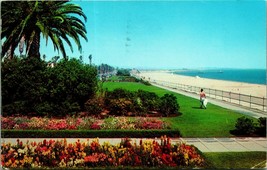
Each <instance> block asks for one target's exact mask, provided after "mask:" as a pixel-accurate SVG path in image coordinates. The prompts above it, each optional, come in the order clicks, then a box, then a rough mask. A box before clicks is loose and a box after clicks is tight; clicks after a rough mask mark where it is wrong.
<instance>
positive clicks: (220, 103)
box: [152, 83, 267, 118]
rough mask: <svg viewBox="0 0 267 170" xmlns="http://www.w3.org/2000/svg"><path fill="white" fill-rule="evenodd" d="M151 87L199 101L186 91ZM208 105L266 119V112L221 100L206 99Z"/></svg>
mask: <svg viewBox="0 0 267 170" xmlns="http://www.w3.org/2000/svg"><path fill="white" fill-rule="evenodd" d="M152 85H153V86H157V87H160V88H163V89H166V90H169V91H172V92H175V93H179V94H182V95H185V96H188V97H192V98H195V99H199V95H198V94H195V93H190V92H186V91H182V90H179V89H173V88H169V87H165V86H161V85H158V84H154V83H152ZM208 101H209V103H212V104H215V105H218V106H221V107H224V108H227V109H230V110H234V111H236V112H239V113H242V114H244V115H248V116H252V117H254V118H259V117H266V116H267V112H264V111H260V110H256V109H252V108H247V107H242V106H240V105H236V104H233V103H229V102H225V101H222V100H216V99H212V98H208Z"/></svg>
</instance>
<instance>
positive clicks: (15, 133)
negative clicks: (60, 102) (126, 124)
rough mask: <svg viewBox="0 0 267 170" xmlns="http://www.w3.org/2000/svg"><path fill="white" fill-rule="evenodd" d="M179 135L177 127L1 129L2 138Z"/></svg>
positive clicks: (150, 136)
mask: <svg viewBox="0 0 267 170" xmlns="http://www.w3.org/2000/svg"><path fill="white" fill-rule="evenodd" d="M164 135H166V136H168V137H181V133H180V131H179V130H178V129H173V130H172V129H167V130H118V129H115V130H2V131H1V136H2V137H3V138H36V137H38V138H97V137H99V138H127V137H128V138H129V137H130V138H155V137H158V138H160V137H161V136H164Z"/></svg>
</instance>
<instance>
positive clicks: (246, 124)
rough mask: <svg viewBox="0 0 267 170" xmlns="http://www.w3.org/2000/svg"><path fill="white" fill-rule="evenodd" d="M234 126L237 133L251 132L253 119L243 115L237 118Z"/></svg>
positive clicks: (253, 127) (252, 130) (253, 128)
mask: <svg viewBox="0 0 267 170" xmlns="http://www.w3.org/2000/svg"><path fill="white" fill-rule="evenodd" d="M235 127H236V130H237V132H238V133H239V134H251V133H253V132H254V131H255V126H254V122H253V120H252V119H250V118H248V117H245V116H242V117H240V118H238V119H237V121H236V124H235Z"/></svg>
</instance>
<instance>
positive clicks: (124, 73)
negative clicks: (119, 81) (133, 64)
mask: <svg viewBox="0 0 267 170" xmlns="http://www.w3.org/2000/svg"><path fill="white" fill-rule="evenodd" d="M130 75H131V74H130V70H129V69H119V70H118V71H117V76H130Z"/></svg>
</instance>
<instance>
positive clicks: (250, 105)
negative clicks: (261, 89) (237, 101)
mask: <svg viewBox="0 0 267 170" xmlns="http://www.w3.org/2000/svg"><path fill="white" fill-rule="evenodd" d="M249 107H250V108H251V95H250V96H249Z"/></svg>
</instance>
